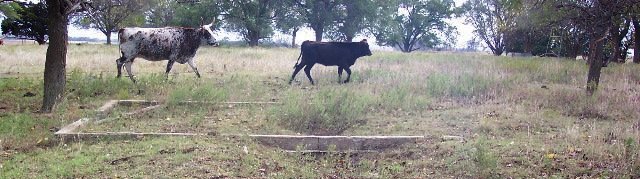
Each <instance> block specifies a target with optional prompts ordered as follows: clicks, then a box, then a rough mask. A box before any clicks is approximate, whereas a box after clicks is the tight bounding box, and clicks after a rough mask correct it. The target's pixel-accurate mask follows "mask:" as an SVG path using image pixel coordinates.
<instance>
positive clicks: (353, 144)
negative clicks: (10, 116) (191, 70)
mask: <svg viewBox="0 0 640 179" xmlns="http://www.w3.org/2000/svg"><path fill="white" fill-rule="evenodd" d="M56 136H58V137H59V138H60V140H61V141H64V142H67V141H82V140H93V139H116V140H117V139H119V140H128V139H140V138H145V137H162V136H183V137H196V136H201V137H215V136H218V135H215V134H207V133H144V132H103V133H100V132H93V133H78V132H64V131H62V132H61V131H58V132H56ZM219 136H222V137H249V138H251V139H253V140H255V141H257V142H259V143H261V144H262V145H266V146H270V147H277V148H280V149H282V150H284V151H288V152H294V151H295V152H307V153H325V152H346V151H380V150H385V149H388V148H394V147H398V146H400V145H403V144H409V143H414V144H415V143H418V142H419V141H421V140H424V139H426V137H425V136H295V135H238V134H222V135H219Z"/></svg>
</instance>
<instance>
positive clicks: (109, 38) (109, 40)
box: [104, 32, 111, 45]
mask: <svg viewBox="0 0 640 179" xmlns="http://www.w3.org/2000/svg"><path fill="white" fill-rule="evenodd" d="M104 35H106V36H107V45H111V32H107V33H104Z"/></svg>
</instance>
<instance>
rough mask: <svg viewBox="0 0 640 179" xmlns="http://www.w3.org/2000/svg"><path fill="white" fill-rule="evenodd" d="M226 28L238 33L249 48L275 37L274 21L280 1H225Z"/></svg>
mask: <svg viewBox="0 0 640 179" xmlns="http://www.w3.org/2000/svg"><path fill="white" fill-rule="evenodd" d="M222 4H223V7H224V9H227V10H226V12H225V14H224V15H225V20H226V22H227V23H226V27H227V29H228V30H230V31H233V32H238V33H240V34H241V35H242V37H244V39H245V41H247V43H248V44H249V46H252V47H253V46H257V45H258V42H259V40H260V39H264V38H270V37H271V35H273V28H272V24H273V19H274V15H275V11H274V10H275V9H276V6H277V5H278V0H224V1H223V3H222Z"/></svg>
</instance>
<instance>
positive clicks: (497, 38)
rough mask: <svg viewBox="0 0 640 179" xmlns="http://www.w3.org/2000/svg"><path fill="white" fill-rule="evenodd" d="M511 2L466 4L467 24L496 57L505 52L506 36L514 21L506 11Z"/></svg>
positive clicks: (496, 0)
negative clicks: (473, 28)
mask: <svg viewBox="0 0 640 179" xmlns="http://www.w3.org/2000/svg"><path fill="white" fill-rule="evenodd" d="M508 3H510V0H469V1H467V2H465V3H464V5H463V7H464V9H465V14H464V16H465V17H466V22H467V23H469V24H471V25H472V26H473V27H475V30H474V31H473V32H474V34H475V35H476V36H478V37H479V38H480V39H481V40H482V41H483V42H484V43H485V45H487V47H489V49H490V50H491V52H492V53H493V54H494V55H502V53H503V52H504V51H505V47H506V44H505V34H506V32H507V30H508V29H509V28H510V27H513V24H511V23H512V22H513V21H512V19H513V17H512V14H509V11H508V10H507V9H506V6H507V4H508Z"/></svg>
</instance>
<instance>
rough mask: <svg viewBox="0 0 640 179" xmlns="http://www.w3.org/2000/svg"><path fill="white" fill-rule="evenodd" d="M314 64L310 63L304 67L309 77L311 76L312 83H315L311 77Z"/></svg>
mask: <svg viewBox="0 0 640 179" xmlns="http://www.w3.org/2000/svg"><path fill="white" fill-rule="evenodd" d="M313 65H314V64H310V65H307V66H306V67H304V73H305V74H307V78H309V81H311V85H315V83H314V82H313V78H311V68H313Z"/></svg>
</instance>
